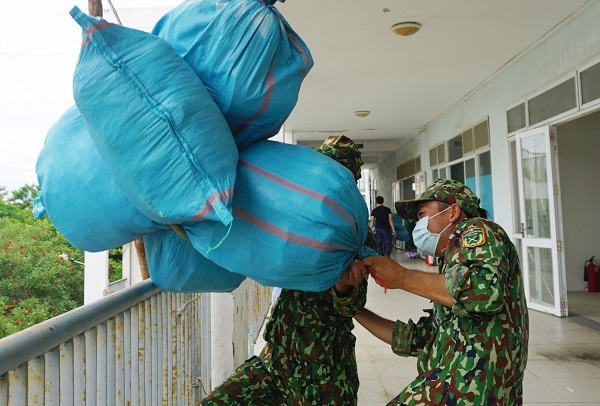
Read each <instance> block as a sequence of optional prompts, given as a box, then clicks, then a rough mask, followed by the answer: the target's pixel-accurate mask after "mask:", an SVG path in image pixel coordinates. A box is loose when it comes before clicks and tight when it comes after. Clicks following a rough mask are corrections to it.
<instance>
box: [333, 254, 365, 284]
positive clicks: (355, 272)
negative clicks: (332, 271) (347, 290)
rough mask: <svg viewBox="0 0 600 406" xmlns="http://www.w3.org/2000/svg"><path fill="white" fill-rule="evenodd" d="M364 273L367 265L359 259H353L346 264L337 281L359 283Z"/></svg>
mask: <svg viewBox="0 0 600 406" xmlns="http://www.w3.org/2000/svg"><path fill="white" fill-rule="evenodd" d="M365 275H367V267H366V266H365V265H364V264H363V263H362V261H361V260H360V259H355V260H353V261H352V262H351V263H350V265H348V268H346V270H345V271H344V273H343V274H342V277H341V278H340V280H339V281H338V283H341V284H344V285H350V286H356V285H360V283H361V282H362V280H363V279H364V278H365Z"/></svg>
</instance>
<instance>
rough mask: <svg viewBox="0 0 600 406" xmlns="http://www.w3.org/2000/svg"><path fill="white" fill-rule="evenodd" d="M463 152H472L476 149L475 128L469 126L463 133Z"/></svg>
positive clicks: (464, 153)
mask: <svg viewBox="0 0 600 406" xmlns="http://www.w3.org/2000/svg"><path fill="white" fill-rule="evenodd" d="M462 149H463V150H462V153H463V155H468V154H471V153H473V152H474V151H475V139H474V138H473V128H469V129H467V130H465V131H463V133H462Z"/></svg>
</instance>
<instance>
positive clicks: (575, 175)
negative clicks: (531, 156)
mask: <svg viewBox="0 0 600 406" xmlns="http://www.w3.org/2000/svg"><path fill="white" fill-rule="evenodd" d="M556 130H557V145H558V151H557V152H558V169H559V171H558V178H559V184H560V193H559V196H560V201H561V213H560V214H559V215H561V216H562V227H563V249H564V266H565V274H566V285H567V300H568V303H569V316H583V317H586V318H589V319H591V320H595V321H597V322H600V292H587V291H586V283H584V281H583V276H584V271H583V269H584V264H585V261H587V260H588V259H590V258H591V257H592V256H596V259H600V111H596V112H594V113H591V114H588V115H585V116H583V117H578V118H576V119H574V120H571V121H568V122H566V123H563V124H559V125H557V126H556Z"/></svg>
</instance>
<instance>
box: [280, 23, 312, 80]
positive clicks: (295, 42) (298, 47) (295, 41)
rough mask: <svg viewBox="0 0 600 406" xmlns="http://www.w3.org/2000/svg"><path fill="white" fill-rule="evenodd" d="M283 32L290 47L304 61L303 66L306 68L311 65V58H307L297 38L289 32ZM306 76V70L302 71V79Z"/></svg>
mask: <svg viewBox="0 0 600 406" xmlns="http://www.w3.org/2000/svg"><path fill="white" fill-rule="evenodd" d="M285 32H286V34H287V37H288V39H289V40H290V42H291V43H292V45H294V47H295V48H296V50H298V52H299V53H300V55H301V56H302V60H303V61H304V64H305V65H306V67H308V66H309V65H310V64H312V63H313V61H312V59H311V58H309V57H308V54H307V53H306V51H305V50H304V47H303V46H302V45H301V44H300V41H299V40H298V37H297V36H296V35H294V33H292V32H291V31H289V30H285ZM307 74H308V72H307V71H306V68H304V69H302V79H304V78H305V77H306V75H307Z"/></svg>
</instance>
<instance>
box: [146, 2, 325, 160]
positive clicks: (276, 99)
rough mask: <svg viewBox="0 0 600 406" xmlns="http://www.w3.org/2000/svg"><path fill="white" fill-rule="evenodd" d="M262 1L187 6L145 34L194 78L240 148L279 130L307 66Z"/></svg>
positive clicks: (295, 41) (301, 49)
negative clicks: (177, 58)
mask: <svg viewBox="0 0 600 406" xmlns="http://www.w3.org/2000/svg"><path fill="white" fill-rule="evenodd" d="M263 3H264V2H260V1H257V0H212V1H206V0H190V1H186V2H183V3H182V4H181V5H179V6H178V7H176V8H175V9H173V10H171V11H170V12H168V13H167V14H166V15H165V16H164V17H163V18H162V19H161V20H160V21H159V22H158V23H157V24H156V26H155V27H154V29H153V30H152V33H153V34H155V35H158V36H159V37H161V38H164V39H166V40H167V41H168V42H169V44H171V45H172V46H173V48H174V49H175V50H176V51H177V52H178V53H179V54H180V55H181V56H183V58H184V59H185V60H186V62H187V63H188V64H189V65H190V66H191V67H192V69H193V70H194V71H195V72H196V74H197V75H198V77H199V78H200V79H201V80H202V82H203V83H204V85H205V86H206V88H207V89H208V92H209V93H210V94H211V96H213V98H214V99H215V102H216V103H217V106H219V108H220V109H221V112H222V113H223V115H224V116H225V119H226V120H227V123H228V124H229V127H230V129H231V132H232V133H233V136H234V138H235V142H236V144H237V145H238V147H239V149H240V150H242V149H244V148H246V147H247V146H249V145H251V144H252V143H254V142H256V141H259V140H265V139H267V138H270V137H272V136H273V135H275V134H277V132H279V129H280V128H281V126H282V124H283V122H284V121H285V120H286V118H287V117H288V115H289V114H290V113H291V112H292V109H293V108H294V106H295V105H296V101H297V100H298V92H299V90H300V85H301V84H302V80H303V79H304V77H305V76H306V75H307V74H308V72H309V71H310V69H311V68H312V66H313V60H312V57H311V55H310V51H309V50H308V48H307V46H306V44H304V42H303V41H302V39H301V38H300V37H299V36H298V35H297V34H296V33H295V32H294V30H292V28H291V27H290V25H289V24H288V23H287V21H285V19H284V18H283V16H282V15H281V14H280V13H279V11H277V9H276V8H275V7H268V6H266V5H265V4H263ZM268 3H270V4H273V3H274V1H270V2H268Z"/></svg>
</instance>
